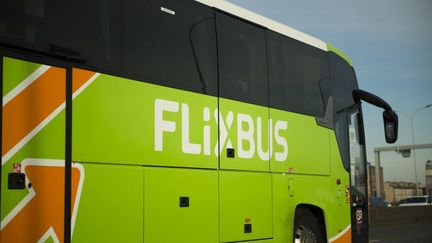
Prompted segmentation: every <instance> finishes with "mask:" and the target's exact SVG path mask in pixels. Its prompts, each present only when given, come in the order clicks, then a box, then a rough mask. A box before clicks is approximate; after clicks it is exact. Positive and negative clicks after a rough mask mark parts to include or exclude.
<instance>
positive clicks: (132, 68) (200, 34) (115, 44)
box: [0, 0, 217, 95]
mask: <svg viewBox="0 0 432 243" xmlns="http://www.w3.org/2000/svg"><path fill="white" fill-rule="evenodd" d="M162 8H163V9H164V10H165V11H162ZM215 32H216V31H215V24H214V12H213V10H212V9H211V8H208V7H207V6H204V5H202V4H200V3H197V2H195V1H175V0H164V1H162V0H142V1H140V0H130V1H127V2H125V1H114V0H107V1H102V0H99V1H84V0H76V1H46V0H45V1H44V0H40V1H1V6H0V36H1V38H2V40H4V41H5V42H7V43H10V44H14V45H19V46H23V47H27V48H31V49H38V50H43V51H47V52H56V53H57V54H65V55H72V56H75V57H79V58H80V59H83V60H85V61H86V65H88V66H89V67H94V68H97V69H100V70H102V71H108V72H110V73H113V74H117V75H121V76H125V77H128V78H133V79H138V80H142V81H145V82H151V83H156V84H161V85H166V86H170V87H175V88H180V89H184V90H190V91H194V92H201V93H207V94H212V95H217V67H216V33H215ZM53 47H54V48H53Z"/></svg>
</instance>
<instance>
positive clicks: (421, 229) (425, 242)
mask: <svg viewBox="0 0 432 243" xmlns="http://www.w3.org/2000/svg"><path fill="white" fill-rule="evenodd" d="M369 242H370V243H431V242H432V222H429V223H416V224H406V225H394V226H385V227H378V228H372V227H371V228H370V232H369Z"/></svg>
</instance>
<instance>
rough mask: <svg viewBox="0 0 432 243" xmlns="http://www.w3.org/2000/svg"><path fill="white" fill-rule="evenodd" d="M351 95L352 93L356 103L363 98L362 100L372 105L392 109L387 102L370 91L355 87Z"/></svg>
mask: <svg viewBox="0 0 432 243" xmlns="http://www.w3.org/2000/svg"><path fill="white" fill-rule="evenodd" d="M352 95H353V98H354V101H355V102H356V103H358V102H359V101H360V100H363V101H365V102H367V103H369V104H372V105H374V106H378V107H381V108H383V109H384V110H386V111H391V110H392V108H391V106H390V105H389V104H388V103H387V102H385V101H384V100H383V99H381V98H380V97H378V96H376V95H374V94H372V93H369V92H367V91H364V90H361V89H356V90H354V91H353V93H352Z"/></svg>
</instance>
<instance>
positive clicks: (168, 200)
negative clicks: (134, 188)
mask: <svg viewBox="0 0 432 243" xmlns="http://www.w3.org/2000/svg"><path fill="white" fill-rule="evenodd" d="M144 185H145V189H144V191H145V192H144V195H145V196H144V198H145V201H144V218H145V219H144V220H145V221H144V242H152V243H157V242H160V243H165V242H179V243H182V242H184V243H189V242H209V243H211V242H219V237H218V210H217V209H218V191H217V188H218V177H217V171H216V170H191V169H169V168H146V169H145V182H144ZM180 197H188V198H189V206H188V207H180Z"/></svg>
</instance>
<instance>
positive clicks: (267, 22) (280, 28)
mask: <svg viewBox="0 0 432 243" xmlns="http://www.w3.org/2000/svg"><path fill="white" fill-rule="evenodd" d="M195 1H197V2H200V3H203V4H205V5H208V6H210V7H214V8H217V9H220V10H222V11H225V12H228V13H230V14H233V15H235V16H238V17H240V18H242V19H246V20H248V21H251V22H253V23H256V24H258V25H261V26H264V27H266V28H268V29H270V30H273V31H275V32H278V33H280V34H283V35H286V36H289V37H291V38H293V39H296V40H298V41H301V42H304V43H307V44H309V45H311V46H314V47H316V48H319V49H321V50H324V51H327V44H326V43H325V42H324V41H322V40H320V39H318V38H316V37H313V36H310V35H308V34H306V33H303V32H301V31H298V30H296V29H294V28H291V27H289V26H286V25H284V24H281V23H279V22H277V21H274V20H271V19H269V18H266V17H264V16H262V15H259V14H257V13H254V12H252V11H249V10H247V9H244V8H242V7H239V6H237V5H235V4H233V3H230V2H227V1H224V0H195Z"/></svg>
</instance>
